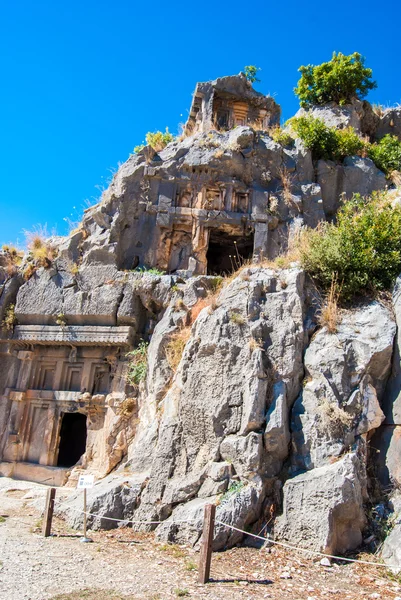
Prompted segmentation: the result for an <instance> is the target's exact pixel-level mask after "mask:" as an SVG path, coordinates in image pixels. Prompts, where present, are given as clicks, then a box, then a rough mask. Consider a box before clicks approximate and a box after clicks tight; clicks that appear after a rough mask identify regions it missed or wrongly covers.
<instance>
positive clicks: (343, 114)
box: [295, 99, 380, 136]
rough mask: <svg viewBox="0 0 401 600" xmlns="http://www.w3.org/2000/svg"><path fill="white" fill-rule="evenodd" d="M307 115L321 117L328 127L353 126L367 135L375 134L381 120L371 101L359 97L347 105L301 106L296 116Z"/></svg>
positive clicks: (332, 103) (342, 127)
mask: <svg viewBox="0 0 401 600" xmlns="http://www.w3.org/2000/svg"><path fill="white" fill-rule="evenodd" d="M305 115H312V116H313V117H314V118H315V119H321V120H322V121H324V122H325V123H326V125H327V126H328V127H335V128H337V129H345V128H346V127H353V128H354V129H355V131H357V132H358V133H361V134H362V135H367V136H372V135H374V134H375V132H376V129H377V128H378V126H379V122H380V119H379V117H378V116H377V115H376V114H375V113H374V111H373V109H372V107H371V105H370V104H369V102H366V101H360V100H357V99H354V100H353V101H352V103H351V104H347V105H345V106H339V105H338V104H335V103H334V102H330V103H328V104H325V105H323V106H313V107H312V108H311V109H308V110H305V109H303V108H301V109H300V110H299V111H298V112H297V114H296V115H295V116H296V117H301V116H305Z"/></svg>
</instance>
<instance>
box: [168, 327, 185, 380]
mask: <svg viewBox="0 0 401 600" xmlns="http://www.w3.org/2000/svg"><path fill="white" fill-rule="evenodd" d="M190 335H191V327H183V328H182V329H180V330H179V331H177V332H176V333H173V335H172V336H171V338H170V341H169V342H168V344H167V346H166V350H165V352H166V358H167V362H168V364H169V367H170V369H171V370H172V371H174V373H175V372H176V370H177V367H178V365H179V364H180V361H181V358H182V355H183V352H184V348H185V346H186V344H187V342H188V340H189V338H190Z"/></svg>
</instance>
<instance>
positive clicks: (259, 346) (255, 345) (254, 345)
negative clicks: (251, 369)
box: [249, 337, 263, 352]
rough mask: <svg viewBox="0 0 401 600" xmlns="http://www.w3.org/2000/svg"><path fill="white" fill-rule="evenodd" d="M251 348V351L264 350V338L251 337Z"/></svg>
mask: <svg viewBox="0 0 401 600" xmlns="http://www.w3.org/2000/svg"><path fill="white" fill-rule="evenodd" d="M249 349H250V351H251V352H255V350H263V340H261V339H260V338H259V339H256V340H255V338H253V337H251V339H250V340H249Z"/></svg>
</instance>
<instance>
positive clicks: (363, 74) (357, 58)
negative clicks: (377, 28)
mask: <svg viewBox="0 0 401 600" xmlns="http://www.w3.org/2000/svg"><path fill="white" fill-rule="evenodd" d="M298 70H299V72H300V73H301V79H300V80H299V81H298V85H297V87H296V88H295V89H294V92H295V94H296V95H297V96H298V98H299V100H300V104H301V106H302V107H303V108H307V107H309V106H312V105H314V104H315V105H316V104H327V103H328V102H336V103H337V104H341V105H343V104H347V103H348V102H350V101H351V100H352V99H353V98H355V97H357V98H358V97H359V98H364V97H365V96H366V95H367V93H368V92H369V90H373V89H374V88H376V87H377V84H376V82H375V81H373V80H372V69H368V68H367V67H365V59H364V57H363V56H361V55H360V54H359V53H358V52H354V53H353V54H349V55H348V56H346V55H345V54H342V53H341V52H339V53H338V54H336V52H333V57H332V59H331V60H330V61H328V62H325V63H322V64H321V65H307V66H301V67H300V68H299V69H298Z"/></svg>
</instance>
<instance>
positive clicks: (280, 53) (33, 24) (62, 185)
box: [0, 0, 401, 245]
mask: <svg viewBox="0 0 401 600" xmlns="http://www.w3.org/2000/svg"><path fill="white" fill-rule="evenodd" d="M0 11H1V13H0V15H1V16H0V68H1V71H0V72H1V83H2V91H1V94H0V136H1V138H0V139H1V144H0V175H1V186H0V244H2V243H8V242H14V243H15V242H19V243H20V244H21V245H22V244H23V243H24V235H23V230H24V229H27V230H32V228H34V227H35V226H36V225H38V224H42V225H44V224H47V229H48V230H49V231H52V230H53V229H55V230H56V231H57V233H59V234H65V233H66V232H67V231H68V226H67V224H66V221H65V220H64V219H65V218H69V219H70V220H71V221H76V220H78V219H79V217H80V214H81V213H82V208H83V207H84V205H85V200H86V199H93V198H96V197H97V196H99V194H100V191H99V189H101V188H102V186H106V185H107V180H108V178H109V177H110V175H111V171H112V170H113V169H115V168H116V167H117V165H118V163H119V162H124V161H125V160H126V159H127V158H128V156H129V154H130V152H131V151H132V149H133V147H134V146H135V145H137V144H138V143H140V142H141V141H142V140H143V139H144V135H145V133H146V131H148V130H156V129H164V128H165V127H166V126H168V127H169V129H170V131H172V132H173V133H175V132H176V131H177V127H178V124H179V123H180V122H182V121H185V120H186V115H187V111H188V109H189V106H190V103H191V94H192V92H193V90H194V87H195V84H196V82H197V81H205V80H208V79H213V78H216V77H218V76H222V75H231V74H234V73H238V72H239V71H240V70H241V69H242V68H243V67H244V65H248V64H255V65H258V66H259V67H260V68H261V69H262V71H261V72H260V79H261V80H262V81H261V83H260V84H258V85H257V86H256V89H258V90H259V91H262V92H264V93H271V94H274V95H275V98H276V101H277V102H279V104H281V107H282V111H283V117H284V118H289V117H290V116H292V115H293V114H294V113H295V111H296V110H297V107H298V102H297V99H296V98H295V96H294V94H293V87H294V86H295V85H296V82H297V80H298V73H297V69H298V67H299V66H300V65H302V64H308V63H312V64H318V63H320V62H323V61H326V60H329V59H330V57H331V54H332V52H333V50H336V51H340V52H343V53H346V54H349V53H351V52H354V51H358V52H361V53H362V54H363V55H364V56H365V57H366V64H367V66H369V67H371V68H373V74H374V77H375V79H376V80H377V82H378V85H379V87H378V89H377V90H375V91H373V92H371V93H370V95H369V97H368V99H369V100H370V101H371V102H377V103H382V104H386V105H392V104H395V103H398V102H399V103H401V41H400V40H401V38H400V36H399V31H398V29H399V23H400V18H401V3H400V2H399V1H398V0H390V1H388V2H386V3H385V5H383V10H382V11H381V10H380V6H379V5H378V4H377V2H375V3H373V2H371V1H369V0H368V1H365V2H363V3H359V2H341V1H339V2H336V3H335V4H333V3H323V2H308V3H301V2H299V1H298V2H296V1H293V0H287V1H286V2H283V3H278V2H269V1H260V0H256V1H254V2H252V3H246V2H245V3H244V2H238V1H237V0H233V1H231V2H228V1H226V0H220V2H216V1H214V2H211V1H210V0H204V1H203V2H181V1H180V2H174V1H173V2H158V1H154V2H152V3H150V2H135V1H134V0H131V1H128V0H120V1H117V0H114V1H113V2H111V0H109V1H108V2H105V1H103V0H97V1H96V2H95V1H94V0H81V1H79V2H78V1H76V0H69V2H68V3H66V2H60V1H59V0H58V1H57V0H53V1H50V0H46V1H43V0H36V2H32V0H31V1H28V0H20V1H19V2H16V1H15V0H13V1H10V0H3V2H2V3H1V7H0Z"/></svg>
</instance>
